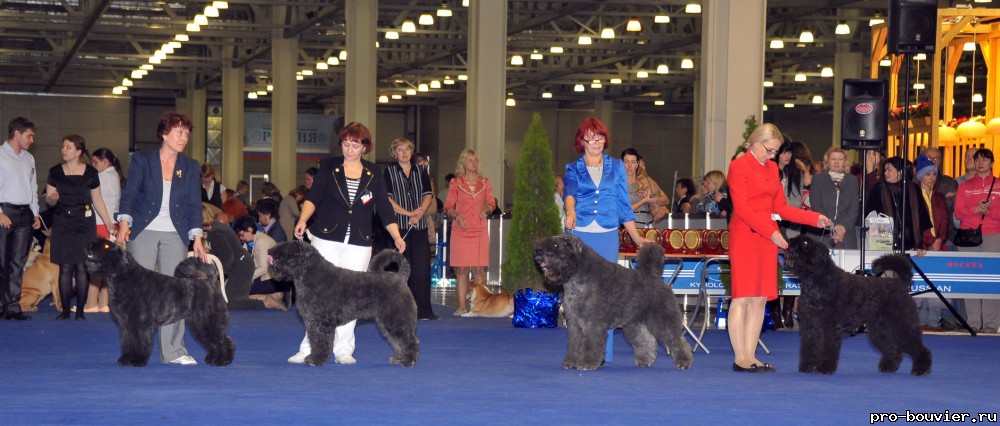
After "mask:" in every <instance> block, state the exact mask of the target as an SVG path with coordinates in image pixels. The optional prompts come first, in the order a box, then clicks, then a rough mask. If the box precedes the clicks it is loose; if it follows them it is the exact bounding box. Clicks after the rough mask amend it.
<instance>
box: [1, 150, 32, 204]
mask: <svg viewBox="0 0 1000 426" xmlns="http://www.w3.org/2000/svg"><path fill="white" fill-rule="evenodd" d="M0 182H2V184H0V203H10V204H17V205H22V206H23V205H28V206H30V207H31V213H32V214H34V215H35V216H38V177H37V176H36V175H35V157H34V156H32V155H31V153H30V152H28V150H26V149H22V150H21V152H20V153H19V154H15V153H14V148H13V147H11V146H10V141H6V142H4V144H3V146H0Z"/></svg>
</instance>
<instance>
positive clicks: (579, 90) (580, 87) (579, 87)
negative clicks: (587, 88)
mask: <svg viewBox="0 0 1000 426" xmlns="http://www.w3.org/2000/svg"><path fill="white" fill-rule="evenodd" d="M583 90H584V89H583V85H582V84H577V85H576V86H573V91H574V92H582V91H583Z"/></svg>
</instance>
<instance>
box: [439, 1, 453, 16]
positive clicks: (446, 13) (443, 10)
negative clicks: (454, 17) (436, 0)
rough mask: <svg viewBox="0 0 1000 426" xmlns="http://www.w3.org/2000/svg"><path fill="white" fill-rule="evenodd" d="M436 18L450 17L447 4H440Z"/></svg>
mask: <svg viewBox="0 0 1000 426" xmlns="http://www.w3.org/2000/svg"><path fill="white" fill-rule="evenodd" d="M437 16H439V17H442V18H447V17H450V16H451V9H448V2H446V1H443V2H441V8H440V9H438V10H437Z"/></svg>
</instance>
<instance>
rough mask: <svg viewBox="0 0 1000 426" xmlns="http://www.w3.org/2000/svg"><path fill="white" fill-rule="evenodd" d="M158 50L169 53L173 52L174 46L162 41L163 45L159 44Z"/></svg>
mask: <svg viewBox="0 0 1000 426" xmlns="http://www.w3.org/2000/svg"><path fill="white" fill-rule="evenodd" d="M160 51H162V52H163V53H164V54H165V55H166V54H171V53H174V47H173V46H171V45H170V43H163V46H160Z"/></svg>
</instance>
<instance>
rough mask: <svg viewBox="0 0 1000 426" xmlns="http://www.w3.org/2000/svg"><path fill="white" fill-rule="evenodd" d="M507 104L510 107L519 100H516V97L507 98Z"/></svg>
mask: <svg viewBox="0 0 1000 426" xmlns="http://www.w3.org/2000/svg"><path fill="white" fill-rule="evenodd" d="M505 104H506V105H507V106H509V107H512V106H515V105H517V101H515V100H514V98H507V102H505Z"/></svg>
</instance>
